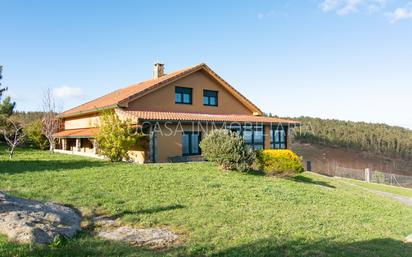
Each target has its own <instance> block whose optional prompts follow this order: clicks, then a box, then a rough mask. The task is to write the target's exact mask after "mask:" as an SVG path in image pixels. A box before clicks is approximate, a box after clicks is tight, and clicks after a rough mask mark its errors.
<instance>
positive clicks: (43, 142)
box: [23, 119, 49, 150]
mask: <svg viewBox="0 0 412 257" xmlns="http://www.w3.org/2000/svg"><path fill="white" fill-rule="evenodd" d="M23 132H24V134H25V135H26V138H27V141H28V143H29V145H30V146H31V147H35V148H38V149H41V150H46V149H47V148H49V141H48V140H47V138H46V136H45V135H44V134H43V124H42V121H41V119H38V120H34V121H32V122H30V123H29V124H27V125H25V126H24V128H23Z"/></svg>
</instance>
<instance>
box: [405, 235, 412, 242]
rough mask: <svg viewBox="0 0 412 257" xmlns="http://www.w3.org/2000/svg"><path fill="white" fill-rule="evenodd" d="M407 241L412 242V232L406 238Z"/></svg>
mask: <svg viewBox="0 0 412 257" xmlns="http://www.w3.org/2000/svg"><path fill="white" fill-rule="evenodd" d="M405 242H406V243H412V234H410V235H409V236H407V237H406V238H405Z"/></svg>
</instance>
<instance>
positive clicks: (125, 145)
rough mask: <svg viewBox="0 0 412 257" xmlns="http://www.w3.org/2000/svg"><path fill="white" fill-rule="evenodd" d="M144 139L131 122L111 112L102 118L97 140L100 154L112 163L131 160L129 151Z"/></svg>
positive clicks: (105, 113)
mask: <svg viewBox="0 0 412 257" xmlns="http://www.w3.org/2000/svg"><path fill="white" fill-rule="evenodd" d="M142 137H143V135H142V134H141V133H137V132H136V130H135V129H134V128H133V125H132V124H131V122H130V121H122V120H120V119H119V117H118V116H117V115H116V114H115V113H113V112H111V111H108V112H104V113H103V114H102V115H101V116H100V127H99V133H98V135H97V137H96V140H97V142H98V144H99V150H100V152H101V153H102V154H103V155H104V156H106V157H107V158H109V159H110V160H111V161H112V162H115V161H117V162H118V161H122V160H129V154H128V152H129V150H131V148H132V147H133V146H136V145H137V144H138V143H139V142H140V139H141V138H142Z"/></svg>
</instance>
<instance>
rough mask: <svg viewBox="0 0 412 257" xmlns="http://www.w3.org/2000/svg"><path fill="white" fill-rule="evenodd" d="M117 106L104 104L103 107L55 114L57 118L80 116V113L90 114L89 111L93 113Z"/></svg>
mask: <svg viewBox="0 0 412 257" xmlns="http://www.w3.org/2000/svg"><path fill="white" fill-rule="evenodd" d="M117 107H119V106H118V105H117V104H112V105H108V106H105V107H100V108H94V109H89V110H86V111H79V112H74V113H68V114H64V113H61V114H59V115H57V117H58V118H70V117H75V116H81V115H85V114H91V113H95V112H101V111H104V110H109V109H114V108H117Z"/></svg>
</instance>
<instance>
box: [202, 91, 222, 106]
mask: <svg viewBox="0 0 412 257" xmlns="http://www.w3.org/2000/svg"><path fill="white" fill-rule="evenodd" d="M218 94H219V91H216V90H209V89H203V99H202V101H203V105H204V106H213V107H217V106H218V105H219V97H218ZM205 97H206V98H207V103H205ZM211 98H215V103H216V104H211V103H210V99H211Z"/></svg>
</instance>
